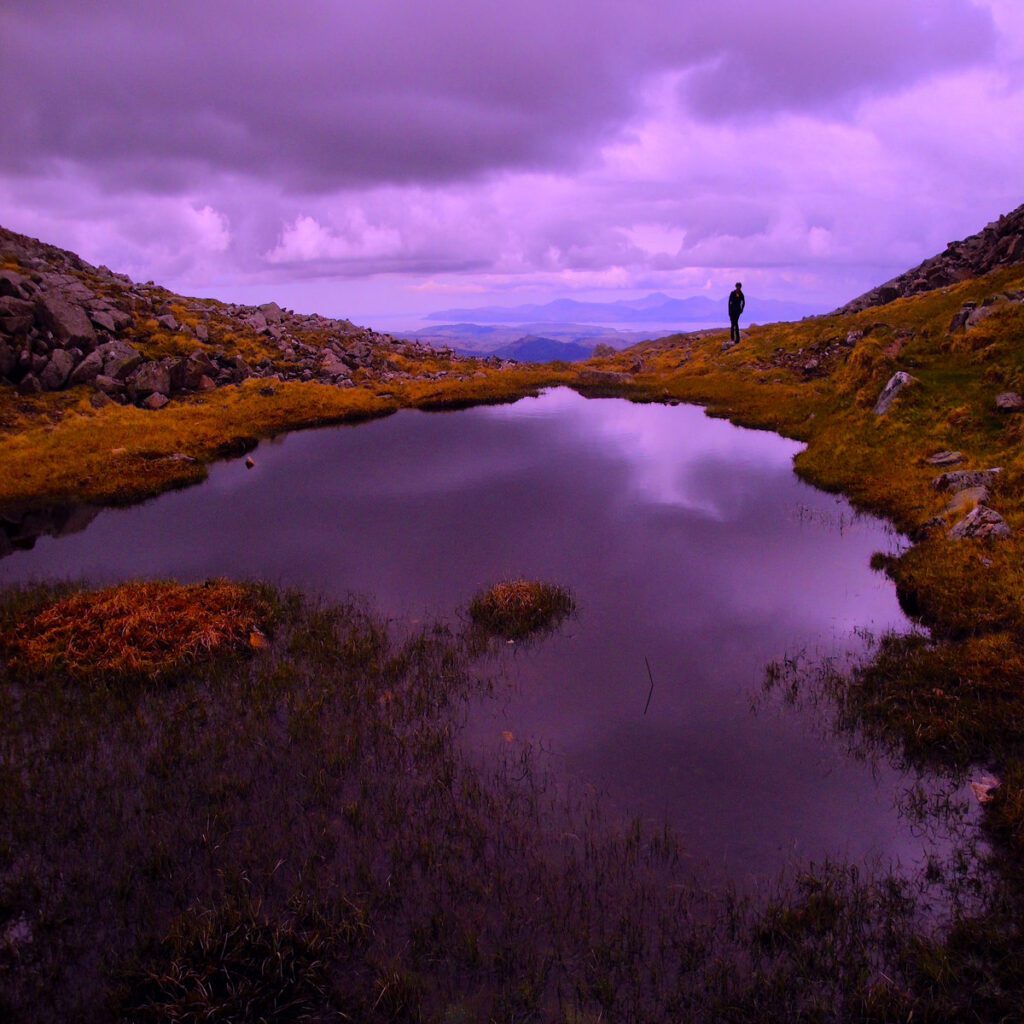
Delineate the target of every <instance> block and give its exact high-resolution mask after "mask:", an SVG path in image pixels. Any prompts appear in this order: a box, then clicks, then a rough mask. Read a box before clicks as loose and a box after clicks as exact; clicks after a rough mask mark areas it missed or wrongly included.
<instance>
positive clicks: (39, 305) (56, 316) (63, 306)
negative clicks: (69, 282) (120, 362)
mask: <svg viewBox="0 0 1024 1024" xmlns="http://www.w3.org/2000/svg"><path fill="white" fill-rule="evenodd" d="M35 316H36V322H37V323H38V324H39V326H40V327H41V328H43V330H46V331H50V332H51V333H52V334H53V336H54V337H55V338H56V339H57V340H58V341H59V342H60V343H61V344H62V345H68V344H70V345H75V344H79V343H81V344H83V345H86V346H88V347H89V348H90V349H92V348H95V347H96V331H95V330H94V329H93V326H92V324H91V323H90V322H89V317H88V316H86V313H85V310H84V309H83V308H82V307H81V306H80V305H78V303H76V302H73V301H72V300H71V299H69V298H67V297H66V296H65V295H63V294H62V293H61V292H55V291H48V292H44V293H43V294H42V295H40V296H39V297H38V298H37V299H36V303H35Z"/></svg>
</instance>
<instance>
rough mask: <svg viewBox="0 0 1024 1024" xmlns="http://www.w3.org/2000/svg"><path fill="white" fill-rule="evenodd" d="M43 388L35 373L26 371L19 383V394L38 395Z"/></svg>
mask: <svg viewBox="0 0 1024 1024" xmlns="http://www.w3.org/2000/svg"><path fill="white" fill-rule="evenodd" d="M42 390H43V385H42V384H40V383H39V378H38V377H37V376H36V375H35V374H34V373H26V374H25V376H24V377H22V378H21V380H20V381H19V383H18V394H19V395H38V394H39V393H40V392H41V391H42Z"/></svg>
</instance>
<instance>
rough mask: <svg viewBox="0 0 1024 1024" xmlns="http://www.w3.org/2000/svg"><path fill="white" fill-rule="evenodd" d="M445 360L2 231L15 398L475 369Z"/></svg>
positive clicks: (158, 393)
mask: <svg viewBox="0 0 1024 1024" xmlns="http://www.w3.org/2000/svg"><path fill="white" fill-rule="evenodd" d="M451 358H452V351H451V349H449V348H439V349H433V348H431V347H429V346H426V345H424V344H422V343H420V342H416V341H400V340H396V339H395V338H393V337H391V336H390V335H386V334H379V333H377V332H376V331H373V330H369V329H367V328H361V327H356V326H355V325H353V324H352V323H351V322H350V321H348V320H337V319H332V318H329V317H323V316H318V315H316V314H313V315H302V314H298V313H295V312H293V311H291V310H286V309H282V308H281V307H280V306H278V305H277V303H275V302H267V303H264V304H263V305H260V306H240V305H234V304H230V303H222V302H218V301H216V300H213V299H197V298H189V297H186V296H182V295H176V294H174V293H173V292H170V291H168V290H167V289H165V288H161V287H159V286H158V285H155V284H153V283H152V282H149V283H146V284H138V283H136V282H133V281H132V280H131V279H130V278H128V277H127V276H125V275H123V274H117V273H114V272H113V271H110V270H108V269H107V268H106V267H94V266H92V265H90V264H89V263H87V262H86V261H84V260H82V259H81V258H80V257H78V256H76V255H75V254H74V253H70V252H67V251H65V250H62V249H58V248H56V247H55V246H51V245H46V244H44V243H42V242H39V241H37V240H35V239H31V238H27V237H25V236H23V235H18V234H15V233H14V232H11V231H7V230H5V229H3V228H0V382H6V383H9V384H13V385H15V386H16V387H17V390H18V392H19V394H21V395H34V394H40V393H43V392H55V391H63V390H65V389H67V388H70V387H74V386H75V385H84V386H87V387H90V388H91V389H93V392H94V394H93V396H92V401H93V403H94V404H96V405H102V404H104V403H106V402H117V403H120V404H126V403H127V404H134V405H137V406H139V407H141V408H145V409H149V410H156V409H159V408H162V407H163V406H164V405H166V404H167V402H168V401H169V400H171V399H172V398H176V397H179V396H184V395H189V394H195V393H199V392H204V391H210V390H213V389H216V388H219V387H224V386H226V385H233V384H239V383H241V382H242V381H245V380H248V379H251V378H255V379H259V380H264V381H266V382H268V383H273V382H287V381H303V382H309V381H315V382H319V383H322V384H327V385H332V386H336V387H345V388H349V387H355V386H357V385H359V384H360V383H363V382H367V381H375V382H379V383H385V384H388V383H397V382H401V381H409V380H416V379H419V380H436V379H442V378H444V377H446V376H449V375H452V376H456V377H458V376H460V370H461V374H462V375H464V374H468V373H472V372H476V371H477V370H478V369H479V367H478V366H473V365H471V364H460V365H459V366H456V365H454V364H452V362H451ZM439 361H440V363H444V364H445V365H443V366H442V365H440V363H439ZM491 365H496V361H494V360H492V363H491Z"/></svg>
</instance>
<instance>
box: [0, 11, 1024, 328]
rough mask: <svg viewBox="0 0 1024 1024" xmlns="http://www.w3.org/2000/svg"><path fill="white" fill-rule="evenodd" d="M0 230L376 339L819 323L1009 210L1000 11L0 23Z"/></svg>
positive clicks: (1007, 87)
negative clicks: (384, 335) (658, 304)
mask: <svg viewBox="0 0 1024 1024" xmlns="http://www.w3.org/2000/svg"><path fill="white" fill-rule="evenodd" d="M0 96H2V97H3V120H4V128H3V132H2V136H0V139H2V141H0V224H3V225H4V226H6V227H10V228H13V229H14V230H17V231H22V232H25V233H27V234H30V235H34V236H36V237H38V238H41V239H43V240H44V241H49V242H54V243H56V244H59V245H62V246H64V247H66V248H70V249H73V250H75V251H77V252H79V253H81V254H82V255H83V256H84V257H85V258H86V259H88V260H90V261H92V262H94V263H105V264H107V265H108V266H110V267H112V268H113V269H115V270H119V271H124V272H127V273H129V274H131V275H132V276H133V277H135V278H138V279H141V280H148V279H153V280H156V281H158V282H160V283H162V284H167V285H168V286H170V287H173V288H175V289H177V290H179V291H183V292H186V293H190V294H201V295H214V296H217V297H220V298H228V299H237V300H243V301H266V300H268V299H271V298H276V299H278V300H279V301H281V302H282V303H283V304H286V305H290V306H294V307H296V308H298V309H301V310H318V311H321V312H325V313H334V314H341V315H348V316H352V317H353V318H354V319H356V320H358V321H360V322H364V323H366V322H369V323H372V322H373V321H374V319H376V318H379V317H381V316H382V315H383V314H407V315H412V314H414V313H416V312H417V311H427V310H431V309H437V308H443V307H445V306H454V305H458V306H467V305H470V306H472V305H480V304H484V303H492V302H499V303H509V304H515V303H520V302H528V301H530V302H533V301H545V300H547V299H551V298H556V297H564V296H569V297H578V298H583V299H594V298H598V299H600V298H631V297H634V296H637V295H640V294H643V293H645V292H648V291H653V290H660V291H666V292H669V293H671V294H673V295H679V296H683V295H691V294H710V295H712V296H719V295H724V294H725V293H726V291H728V288H729V287H730V286H731V284H732V283H733V281H735V280H736V279H742V280H743V281H744V283H745V287H746V289H747V291H748V294H760V295H764V296H770V297H773V298H794V299H801V300H805V301H807V302H810V303H812V304H814V305H816V306H818V307H820V308H821V309H823V310H824V309H827V308H831V307H832V306H835V305H838V304H839V303H841V302H843V301H845V300H846V299H849V298H851V297H853V296H854V295H856V294H858V293H860V292H862V291H864V290H865V289H867V288H869V287H870V286H872V285H874V284H877V283H879V282H881V281H882V280H884V279H886V278H887V277H891V276H892V275H893V274H894V273H896V272H898V271H901V270H903V269H906V268H907V267H909V266H911V265H913V264H915V263H917V262H919V261H920V260H921V259H923V258H925V257H927V256H930V255H932V254H934V253H935V252H937V251H938V250H940V249H942V248H943V247H944V246H945V244H946V243H947V242H948V241H950V240H951V239H953V238H962V237H964V236H965V235H968V234H971V233H973V232H974V231H976V230H978V229H979V228H981V227H982V226H983V225H984V224H985V223H986V222H988V221H989V220H992V219H994V218H995V217H996V216H998V215H999V214H1000V213H1005V212H1008V211H1009V210H1011V209H1013V208H1015V207H1016V206H1018V205H1020V204H1021V203H1022V202H1024V174H1022V171H1021V168H1022V167H1024V3H1022V2H1021V0H827V2H826V0H772V2H771V3H766V2H761V0H501V2H498V0H461V2H460V0H430V2H429V3H428V2H424V0H337V2H328V0H291V2H289V3H284V2H267V0H200V2H192V0H173V2H168V0H153V2H150V0H121V2H115V0H108V2H102V0H75V2H73V3H71V2H68V0H3V2H2V6H0Z"/></svg>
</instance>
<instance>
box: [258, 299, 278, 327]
mask: <svg viewBox="0 0 1024 1024" xmlns="http://www.w3.org/2000/svg"><path fill="white" fill-rule="evenodd" d="M259 310H260V312H261V313H262V314H263V318H264V320H266V322H267V323H268V324H276V323H279V322H280V320H281V317H282V316H284V310H283V309H281V307H280V306H279V305H278V304H277V303H276V302H264V303H263V305H262V306H260V307H259Z"/></svg>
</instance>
